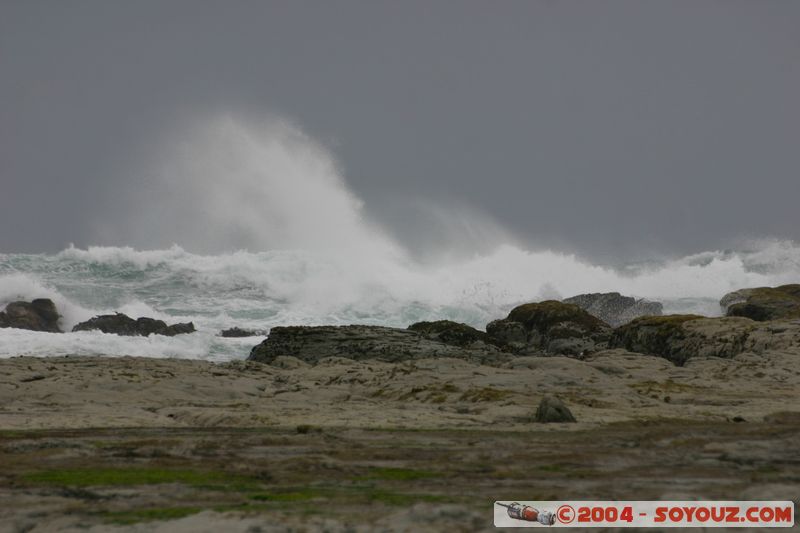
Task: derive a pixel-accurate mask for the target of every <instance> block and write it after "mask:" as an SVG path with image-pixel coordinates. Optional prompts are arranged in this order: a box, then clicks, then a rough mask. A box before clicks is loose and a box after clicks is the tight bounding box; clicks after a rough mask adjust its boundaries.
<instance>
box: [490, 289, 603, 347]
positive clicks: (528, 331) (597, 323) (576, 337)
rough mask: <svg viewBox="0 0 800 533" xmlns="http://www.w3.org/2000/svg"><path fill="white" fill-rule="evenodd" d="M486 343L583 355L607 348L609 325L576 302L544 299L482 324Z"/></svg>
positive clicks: (521, 306)
mask: <svg viewBox="0 0 800 533" xmlns="http://www.w3.org/2000/svg"><path fill="white" fill-rule="evenodd" d="M486 332H487V335H488V336H489V340H490V342H492V343H494V344H496V345H498V346H501V347H503V348H505V349H507V350H509V351H512V352H514V353H517V354H522V355H531V354H542V353H544V354H563V355H585V354H587V353H591V352H595V351H598V350H601V349H604V348H606V347H607V344H608V340H609V338H610V336H611V327H610V326H609V325H608V324H606V323H605V322H603V321H602V320H600V319H599V318H597V317H594V316H592V315H590V314H589V313H587V312H586V311H585V310H583V309H581V308H580V307H578V306H577V305H574V304H568V303H563V302H558V301H555V300H547V301H544V302H539V303H530V304H524V305H520V306H518V307H515V308H514V309H512V310H511V312H510V313H509V314H508V317H507V318H505V319H504V320H495V321H493V322H490V323H489V324H488V325H487V326H486Z"/></svg>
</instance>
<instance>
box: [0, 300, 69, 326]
mask: <svg viewBox="0 0 800 533" xmlns="http://www.w3.org/2000/svg"><path fill="white" fill-rule="evenodd" d="M58 319H59V314H58V311H57V310H56V306H55V304H54V303H53V301H52V300H50V299H48V298H37V299H35V300H33V301H31V302H11V303H10V304H8V305H7V306H6V308H5V311H2V312H0V328H17V329H28V330H31V331H48V332H51V333H60V332H61V328H60V327H59V326H58Z"/></svg>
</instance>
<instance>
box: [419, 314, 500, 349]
mask: <svg viewBox="0 0 800 533" xmlns="http://www.w3.org/2000/svg"><path fill="white" fill-rule="evenodd" d="M408 329H409V330H411V331H416V332H417V333H419V334H421V335H422V336H423V337H425V338H426V339H430V340H434V341H439V342H443V343H445V344H450V345H452V346H460V347H462V348H482V349H487V348H488V342H489V336H488V335H487V334H486V333H485V332H483V331H480V330H477V329H475V328H473V327H472V326H468V325H466V324H461V323H460V322H453V321H452V320H437V321H435V322H417V323H415V324H411V325H410V326H408ZM489 349H495V348H494V347H492V348H489Z"/></svg>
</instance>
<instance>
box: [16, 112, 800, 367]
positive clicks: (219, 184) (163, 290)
mask: <svg viewBox="0 0 800 533" xmlns="http://www.w3.org/2000/svg"><path fill="white" fill-rule="evenodd" d="M170 139H171V140H170ZM170 139H160V140H159V142H158V143H157V144H158V146H160V147H161V148H160V149H159V151H158V153H157V154H153V155H151V156H149V157H148V158H146V159H147V162H146V163H140V164H137V165H134V167H135V171H132V172H129V173H125V172H122V171H120V172H122V175H123V177H124V179H117V180H112V179H109V180H108V183H109V186H108V190H105V191H98V193H97V194H98V202H97V208H96V209H94V210H93V211H92V212H86V213H77V214H76V216H78V217H80V218H81V220H80V222H81V223H82V224H81V225H82V227H84V226H85V227H88V228H91V231H89V232H88V233H87V232H84V233H82V235H81V238H82V240H83V241H84V242H94V243H99V244H102V246H88V245H85V246H83V247H81V246H73V245H65V247H64V249H63V250H61V251H58V252H55V253H53V252H50V253H34V254H30V253H11V251H9V250H0V309H2V308H4V307H5V305H6V304H7V303H9V302H12V301H17V300H31V299H34V298H51V299H52V300H53V301H54V302H55V304H56V306H57V308H58V311H59V313H60V314H61V324H60V326H61V329H62V330H63V331H65V332H66V333H60V334H59V333H39V332H33V331H25V330H18V329H9V328H4V329H0V357H13V356H20V355H32V356H42V357H47V356H60V355H100V356H107V357H116V356H125V355H130V356H147V357H174V358H184V359H203V360H209V361H229V360H234V359H244V358H246V357H247V355H248V353H249V352H250V350H251V348H252V347H253V346H254V345H256V344H258V343H259V342H260V341H261V340H262V338H263V335H262V336H260V337H259V336H256V337H246V338H238V339H230V338H223V337H221V336H219V333H220V331H221V330H223V329H226V328H231V327H239V328H243V329H252V330H258V331H260V332H263V333H264V334H266V333H268V332H269V330H270V328H272V327H274V326H285V325H322V324H376V325H386V326H396V327H407V326H408V325H410V324H412V323H414V322H417V321H420V320H440V319H449V320H454V321H458V322H464V323H467V324H470V325H472V326H474V327H477V328H484V327H485V325H486V324H487V323H488V322H490V321H491V320H494V319H497V318H503V317H505V316H506V315H507V314H508V312H509V311H510V310H511V309H512V308H513V307H514V306H516V305H519V304H521V303H526V302H533V301H540V300H545V299H561V298H567V297H570V296H574V295H577V294H583V293H590V292H611V291H616V292H620V293H622V294H624V295H629V296H635V297H638V298H647V299H651V300H656V301H660V302H662V303H663V304H664V311H665V312H666V313H698V314H703V315H707V316H716V315H719V314H720V313H721V310H720V307H719V299H720V298H721V297H722V296H723V295H724V294H726V293H727V292H730V291H732V290H736V289H739V288H743V287H758V286H775V285H780V284H784V283H797V282H800V245H798V243H796V242H794V241H791V240H785V239H774V238H772V239H771V238H760V239H749V240H747V241H744V240H743V241H742V242H741V244H740V245H739V246H736V247H733V248H728V249H720V250H709V251H705V252H702V253H696V254H692V255H688V256H682V257H670V256H663V257H659V258H653V259H648V260H647V261H638V262H636V263H632V264H624V263H623V264H614V265H608V264H602V263H598V262H593V261H592V260H590V259H587V258H586V257H582V256H579V255H577V254H575V253H570V252H565V251H560V250H558V249H553V248H548V247H544V246H532V245H530V244H527V245H526V244H524V243H526V242H528V243H529V242H530V239H524V238H523V239H519V238H516V236H512V235H510V234H509V233H508V232H507V231H505V230H503V229H502V228H501V227H499V225H497V224H494V223H492V221H491V220H489V219H488V218H487V217H484V216H482V215H480V213H479V211H477V210H475V209H466V208H464V206H460V207H458V208H453V207H452V206H444V205H432V206H431V205H428V207H427V211H428V212H429V213H433V214H434V215H435V216H432V217H429V218H428V222H429V223H426V224H425V225H424V228H425V229H424V231H425V232H426V233H431V234H436V235H438V244H436V246H434V247H433V248H434V249H436V250H438V251H439V252H443V253H434V254H430V253H428V254H421V253H415V252H414V250H413V249H412V246H410V245H408V244H407V243H404V242H403V241H402V239H398V238H397V236H395V235H393V233H392V231H389V230H390V229H391V228H388V229H387V228H386V227H385V226H382V225H381V224H380V223H378V222H376V220H375V218H374V217H371V216H369V213H370V210H369V209H366V208H365V205H364V201H363V200H362V199H361V198H360V197H359V196H358V195H357V194H356V193H355V192H354V191H353V190H351V189H350V187H348V185H347V182H346V180H345V177H344V172H343V170H342V166H341V164H340V163H339V162H338V161H337V160H336V158H335V157H334V155H333V152H332V150H331V149H329V147H327V146H325V145H323V144H321V143H319V142H317V141H315V140H314V139H312V138H310V137H309V136H308V135H306V134H305V133H304V132H303V131H302V130H301V129H300V128H298V127H297V126H296V125H294V124H293V123H291V122H290V121H287V120H284V119H274V118H272V119H269V120H264V121H258V123H254V122H253V121H252V120H246V119H243V118H242V117H236V116H231V115H226V114H223V115H219V116H216V115H215V116H213V117H210V118H207V119H204V120H199V121H198V122H197V123H194V124H192V125H191V127H188V128H187V129H186V130H185V131H184V130H181V131H180V132H178V133H176V134H175V135H174V136H172V137H170ZM411 203H413V202H411ZM417 203H418V204H419V202H417ZM409 216H410V217H415V216H416V215H414V214H409ZM76 240H77V239H76ZM175 243H177V244H175ZM475 243H479V244H480V246H473V244H475ZM3 252H5V253H3ZM114 312H120V313H125V314H127V315H129V316H131V317H134V318H138V317H142V316H147V317H152V318H158V319H162V320H164V321H166V322H168V323H173V322H188V321H191V322H193V323H194V325H195V327H196V328H197V332H196V333H192V334H187V335H178V336H175V337H165V336H160V335H151V336H149V337H122V336H117V335H107V334H103V333H100V332H76V333H72V332H71V330H72V328H73V327H74V326H75V325H76V324H77V323H79V322H81V321H84V320H87V319H89V318H91V317H93V316H95V315H98V314H107V313H114Z"/></svg>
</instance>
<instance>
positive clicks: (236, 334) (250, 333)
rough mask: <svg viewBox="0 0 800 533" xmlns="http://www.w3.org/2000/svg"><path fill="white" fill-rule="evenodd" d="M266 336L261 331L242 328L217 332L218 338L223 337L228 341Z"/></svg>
mask: <svg viewBox="0 0 800 533" xmlns="http://www.w3.org/2000/svg"><path fill="white" fill-rule="evenodd" d="M263 335H266V333H265V332H264V331H263V330H254V329H242V328H228V329H223V330H222V331H220V332H219V336H220V337H225V338H228V339H233V338H240V337H258V336H263Z"/></svg>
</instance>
